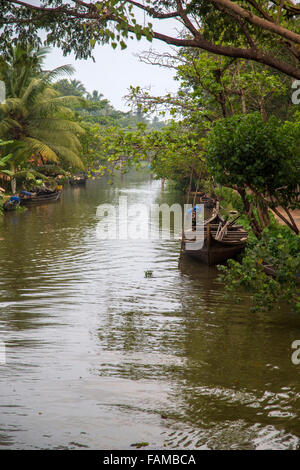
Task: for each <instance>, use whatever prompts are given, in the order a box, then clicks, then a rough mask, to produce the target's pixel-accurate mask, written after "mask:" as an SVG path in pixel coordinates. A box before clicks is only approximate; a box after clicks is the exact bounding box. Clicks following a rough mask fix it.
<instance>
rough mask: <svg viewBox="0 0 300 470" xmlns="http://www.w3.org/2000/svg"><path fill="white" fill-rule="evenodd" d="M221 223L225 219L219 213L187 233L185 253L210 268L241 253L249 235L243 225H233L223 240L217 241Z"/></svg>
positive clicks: (184, 241)
mask: <svg viewBox="0 0 300 470" xmlns="http://www.w3.org/2000/svg"><path fill="white" fill-rule="evenodd" d="M220 222H223V219H222V217H221V216H220V214H219V213H218V211H217V212H215V213H213V215H212V217H211V218H210V219H209V220H207V221H205V222H204V224H203V225H202V226H199V227H197V229H196V230H190V231H187V232H186V233H185V236H184V240H183V251H184V253H186V254H187V255H189V256H193V257H195V258H197V259H199V260H200V261H202V262H203V263H205V264H208V265H209V266H212V265H215V264H221V263H224V262H226V261H227V260H228V259H229V258H234V257H236V256H237V255H238V254H239V253H241V251H242V250H243V249H244V248H245V246H246V243H247V239H248V233H247V232H246V231H245V230H244V229H243V228H242V226H241V225H232V226H230V227H229V228H228V231H227V233H226V235H225V236H224V237H223V238H222V240H217V239H216V235H217V230H218V227H219V223H220Z"/></svg>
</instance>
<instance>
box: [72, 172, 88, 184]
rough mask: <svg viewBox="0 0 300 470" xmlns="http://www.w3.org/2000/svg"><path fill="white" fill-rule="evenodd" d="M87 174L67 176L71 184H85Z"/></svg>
mask: <svg viewBox="0 0 300 470" xmlns="http://www.w3.org/2000/svg"><path fill="white" fill-rule="evenodd" d="M86 180H87V176H86V175H85V174H81V175H77V176H73V177H71V178H69V183H70V185H71V186H80V185H84V184H86Z"/></svg>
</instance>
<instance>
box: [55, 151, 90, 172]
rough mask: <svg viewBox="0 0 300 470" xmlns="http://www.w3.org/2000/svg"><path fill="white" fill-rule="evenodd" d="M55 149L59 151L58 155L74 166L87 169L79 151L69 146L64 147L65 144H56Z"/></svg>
mask: <svg viewBox="0 0 300 470" xmlns="http://www.w3.org/2000/svg"><path fill="white" fill-rule="evenodd" d="M53 150H54V151H55V152H56V153H57V155H59V156H60V157H61V158H62V159H63V160H65V161H66V162H68V163H70V164H71V165H72V166H74V167H77V168H79V169H81V170H84V169H85V166H84V164H83V162H82V161H81V159H80V156H79V155H78V153H75V152H73V151H72V150H70V149H69V148H68V147H64V146H63V145H54V146H53Z"/></svg>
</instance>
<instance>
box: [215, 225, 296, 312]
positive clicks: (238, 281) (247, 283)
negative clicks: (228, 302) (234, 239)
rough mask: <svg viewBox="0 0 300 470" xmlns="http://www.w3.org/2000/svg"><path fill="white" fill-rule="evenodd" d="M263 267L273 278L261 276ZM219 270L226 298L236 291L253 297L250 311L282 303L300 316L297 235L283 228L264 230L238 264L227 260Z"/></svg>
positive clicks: (266, 308) (263, 274)
mask: <svg viewBox="0 0 300 470" xmlns="http://www.w3.org/2000/svg"><path fill="white" fill-rule="evenodd" d="M263 263H267V264H269V265H271V266H272V268H273V269H274V271H275V273H276V275H275V276H274V277H273V276H270V275H267V274H266V273H265V271H264V266H263ZM219 269H220V271H221V273H222V274H221V275H220V279H221V280H222V281H224V282H225V284H226V289H227V294H228V295H230V294H231V293H232V292H233V291H234V290H236V289H239V288H242V289H244V290H246V291H250V292H251V293H252V294H253V296H252V300H253V305H252V310H253V311H265V310H271V308H272V307H273V306H274V305H275V304H278V303H280V302H285V303H288V304H289V305H290V306H291V307H292V309H294V310H297V311H299V313H300V235H295V234H293V233H292V232H291V231H290V230H289V229H288V228H287V227H281V226H279V225H274V226H271V227H270V228H267V229H265V230H264V232H263V235H262V238H261V239H260V240H256V242H255V243H253V240H252V243H251V244H249V246H247V248H246V251H245V255H244V257H243V259H242V261H241V263H239V262H238V261H235V260H229V261H228V266H219Z"/></svg>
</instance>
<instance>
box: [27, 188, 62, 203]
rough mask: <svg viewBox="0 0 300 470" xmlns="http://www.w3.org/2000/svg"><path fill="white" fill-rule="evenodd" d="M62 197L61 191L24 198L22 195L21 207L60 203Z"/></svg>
mask: <svg viewBox="0 0 300 470" xmlns="http://www.w3.org/2000/svg"><path fill="white" fill-rule="evenodd" d="M60 197H61V191H56V190H55V191H49V192H40V193H37V194H35V193H33V195H32V196H25V197H22V195H20V203H21V206H34V205H37V204H44V203H46V202H54V201H58V200H59V199H60Z"/></svg>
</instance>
